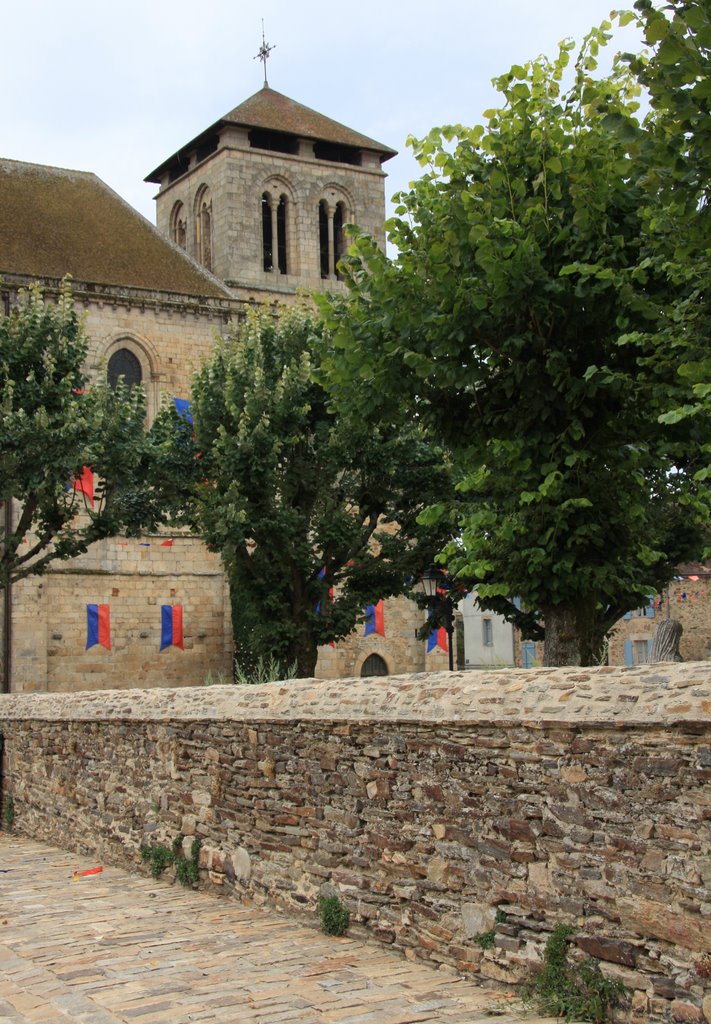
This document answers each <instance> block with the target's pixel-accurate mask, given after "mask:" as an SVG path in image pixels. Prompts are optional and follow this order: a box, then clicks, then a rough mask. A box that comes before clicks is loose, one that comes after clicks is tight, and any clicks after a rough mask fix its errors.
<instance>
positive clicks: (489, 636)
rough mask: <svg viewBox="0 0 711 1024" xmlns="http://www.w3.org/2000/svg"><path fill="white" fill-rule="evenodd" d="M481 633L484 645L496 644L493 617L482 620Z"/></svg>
mask: <svg viewBox="0 0 711 1024" xmlns="http://www.w3.org/2000/svg"><path fill="white" fill-rule="evenodd" d="M481 634H482V641H483V644H484V647H493V646H494V623H493V621H492V620H491V619H482V620H481Z"/></svg>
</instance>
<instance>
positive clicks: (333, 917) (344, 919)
mask: <svg viewBox="0 0 711 1024" xmlns="http://www.w3.org/2000/svg"><path fill="white" fill-rule="evenodd" d="M318 912H319V916H320V918H321V928H322V930H323V933H324V935H345V933H346V931H347V930H348V924H349V921H350V919H351V915H350V913H349V911H348V910H347V908H346V907H344V906H343V904H342V903H341V901H340V900H339V898H338V896H320V897H319V901H318Z"/></svg>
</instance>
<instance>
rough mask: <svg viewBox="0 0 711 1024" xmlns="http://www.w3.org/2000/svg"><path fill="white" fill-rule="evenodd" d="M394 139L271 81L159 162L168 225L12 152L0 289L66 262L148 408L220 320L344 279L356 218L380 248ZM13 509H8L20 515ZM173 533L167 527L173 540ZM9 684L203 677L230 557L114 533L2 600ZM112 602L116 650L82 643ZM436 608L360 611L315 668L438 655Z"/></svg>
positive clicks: (60, 273) (194, 544)
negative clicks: (177, 617)
mask: <svg viewBox="0 0 711 1024" xmlns="http://www.w3.org/2000/svg"><path fill="white" fill-rule="evenodd" d="M393 155H395V154H394V150H392V149H389V148H388V147H387V146H384V145H382V144H380V143H378V142H376V141H374V140H373V139H370V138H367V137H366V136H364V135H361V134H359V133H358V132H356V131H353V130H351V129H350V128H347V127H345V126H344V125H341V124H339V123H338V122H336V121H332V120H331V119H330V118H327V117H324V116H323V115H321V114H319V113H317V112H315V111H313V110H310V109H309V108H307V107H304V106H302V105H301V104H299V103H297V102H295V101H294V100H291V99H289V98H288V97H286V96H284V95H282V94H281V93H279V92H276V91H275V90H273V89H271V88H269V87H268V86H267V85H266V84H265V86H264V88H262V89H261V90H260V91H259V92H258V93H256V94H255V95H254V96H252V97H251V98H249V99H248V100H246V101H245V102H244V103H242V104H240V105H239V106H238V107H235V109H234V110H232V111H231V112H230V113H228V114H226V115H225V116H224V117H223V118H221V119H220V120H218V121H216V122H215V123H214V124H212V125H210V126H209V127H208V128H206V129H205V131H203V132H202V133H201V134H200V135H198V136H197V137H196V138H194V139H192V140H191V141H190V142H187V143H186V144H185V145H184V146H182V147H181V148H180V149H179V150H178V151H177V152H176V153H174V154H173V155H172V156H170V157H168V158H167V159H166V160H165V161H164V162H163V163H162V164H161V165H160V166H159V167H157V168H156V169H155V170H154V171H152V172H151V173H150V174H149V175H148V176H147V178H146V180H147V181H150V182H154V183H155V184H157V185H158V186H159V191H158V194H157V196H156V208H157V230H156V228H154V227H153V226H152V225H151V224H149V223H148V221H146V220H145V219H144V218H143V217H141V216H140V215H139V214H138V213H137V212H136V211H135V210H133V209H132V208H131V207H130V206H129V205H128V204H127V203H125V202H124V201H123V200H122V199H121V198H120V197H119V196H118V195H116V193H114V192H113V191H112V190H111V189H110V188H109V187H108V186H107V185H105V184H104V183H103V182H102V181H101V180H100V179H99V178H97V177H96V176H95V175H93V174H91V173H87V172H83V171H70V170H63V169H60V168H55V167H46V166H40V165H35V164H26V163H21V162H18V161H13V160H9V159H6V160H0V301H2V309H3V311H4V312H7V311H9V310H10V309H11V307H12V305H13V304H14V303H15V302H16V300H17V293H18V290H19V289H20V288H21V287H23V286H26V285H27V284H29V283H30V282H32V281H39V282H40V284H41V286H42V288H43V289H44V292H45V294H46V295H47V296H48V297H51V296H53V295H55V294H56V293H57V291H58V289H59V286H60V283H61V280H62V278H63V277H64V276H65V275H66V274H71V276H72V286H73V293H74V298H75V303H76V305H77V308H78V309H79V310H80V311H82V312H83V313H84V314H85V317H86V333H87V336H88V338H89V339H90V343H91V347H90V354H89V366H88V371H89V375H90V376H91V375H95V374H98V373H100V372H105V371H106V372H108V374H109V379H112V377H113V378H116V377H118V376H119V375H121V374H123V375H125V376H126V378H127V379H128V380H130V381H136V382H138V381H140V382H142V383H143V385H144V387H145V390H146V395H147V402H148V415H149V418H150V417H152V416H154V415H155V412H156V410H157V409H158V408H159V406H160V404H161V402H164V401H170V400H171V399H172V398H183V399H186V398H189V396H190V381H191V377H192V374H193V372H194V370H195V369H196V368H197V366H198V365H199V364H200V362H201V361H202V360H203V359H204V358H205V357H206V356H207V355H208V353H209V352H210V350H211V347H212V345H213V343H214V332H215V331H218V332H220V331H222V330H224V329H225V327H226V325H227V324H228V323H229V322H230V321H235V320H237V321H238V320H239V319H240V318H241V317H242V316H243V315H244V310H245V307H246V306H247V305H248V304H253V303H270V304H273V303H284V302H289V301H293V299H294V297H295V296H296V294H297V292H303V291H309V290H310V291H313V290H315V289H319V290H337V289H339V288H342V287H343V285H342V284H341V283H340V282H339V280H338V269H337V264H338V260H339V258H340V256H341V254H342V253H343V252H344V247H345V245H346V240H345V232H344V227H345V225H347V224H349V223H357V224H358V225H359V226H360V227H361V228H362V229H364V230H365V231H367V232H369V233H370V234H372V235H373V236H374V237H375V238H376V239H378V241H379V242H380V243H381V244H384V237H383V221H384V213H385V204H384V181H385V172H384V171H383V169H382V165H383V163H384V162H385V161H386V160H388V159H389V158H390V157H392V156H393ZM16 514H17V510H16V509H11V508H9V507H7V506H5V507H4V508H3V515H5V516H6V518H7V517H10V516H12V515H16ZM166 542H168V543H166ZM2 600H3V605H4V606H3V609H2V616H0V623H1V625H0V633H1V634H2V647H1V650H2V676H1V677H0V692H1V691H6V692H7V691H20V690H28V691H29V690H44V689H48V690H70V689H87V688H109V687H110V688H113V687H131V686H160V685H172V686H175V685H190V684H199V683H202V682H203V681H204V680H205V679H206V678H207V677H208V676H209V675H212V676H213V677H215V676H217V675H218V674H220V673H224V674H225V675H226V676H227V677H229V675H230V672H231V658H232V650H231V628H230V606H229V597H228V593H227V588H226V584H225V579H224V575H223V573H222V569H221V564H220V560H219V558H218V557H217V556H215V555H212V554H210V553H208V552H207V551H206V549H205V547H204V546H203V544H202V543H201V541H200V540H199V538H196V537H192V536H188V535H185V534H181V533H175V534H173V535H166V534H161V535H160V536H151V537H143V538H140V539H135V538H121V537H117V538H111V539H108V540H105V541H101V542H99V543H97V544H95V545H94V546H93V547H92V548H90V549H89V551H88V552H87V554H86V555H84V556H82V557H80V558H77V559H75V560H73V561H70V562H61V563H55V564H54V566H53V567H52V569H51V571H49V572H48V573H47V574H46V575H45V576H43V577H37V578H32V577H31V578H29V579H27V580H23V581H22V582H20V583H17V584H15V585H14V586H13V587H12V589H11V591H7V592H5V593H4V595H3V596H2ZM93 605H97V606H100V605H108V606H109V613H110V648H109V647H107V646H103V645H102V644H101V643H97V644H93V645H92V646H90V647H87V615H88V611H87V608H88V606H93ZM166 605H168V606H175V605H177V606H180V607H181V608H182V615H183V630H184V649H180V648H178V647H176V646H174V645H171V646H168V647H166V648H164V649H163V650H160V637H161V609H162V607H163V606H166ZM421 623H422V613H421V612H419V611H418V610H417V609H416V608H415V606H414V605H413V604H412V603H411V602H409V601H406V600H405V599H395V600H392V601H388V602H386V605H385V613H384V630H385V635H384V636H382V635H379V634H377V633H371V634H370V635H369V636H368V637H365V636H364V629H363V626H360V627H358V628H357V630H356V631H355V632H354V634H353V636H352V637H351V638H349V639H348V640H346V641H345V642H343V643H341V644H339V645H338V646H337V647H336V648H326V649H324V650H323V651H322V652H321V654H320V657H319V664H318V669H317V673H318V674H319V675H321V676H336V675H353V674H355V675H358V674H360V673H361V672H372V673H376V674H377V673H384V672H388V673H391V672H406V671H417V670H423V669H425V668H442V667H445V665H446V655H445V654H444V653H443V652H442V651H441V650H439V649H436V650H435V651H434V652H433V653H432V654H429V655H426V654H425V645H424V644H423V643H422V642H421V641H418V640H417V639H416V637H415V630H416V629H417V628H418V627H419V626H420V625H421Z"/></svg>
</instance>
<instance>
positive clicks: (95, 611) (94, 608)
mask: <svg viewBox="0 0 711 1024" xmlns="http://www.w3.org/2000/svg"><path fill="white" fill-rule="evenodd" d="M96 644H100V645H101V646H102V647H105V648H106V650H107V651H110V650H111V618H110V615H109V606H108V605H107V604H88V605H87V606H86V649H87V651H88V650H89V648H90V647H95V646H96Z"/></svg>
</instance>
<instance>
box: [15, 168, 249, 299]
mask: <svg viewBox="0 0 711 1024" xmlns="http://www.w3.org/2000/svg"><path fill="white" fill-rule="evenodd" d="M7 274H22V275H28V276H31V277H37V278H62V277H64V275H65V274H71V275H72V277H73V278H74V280H75V281H77V282H80V281H81V282H86V283H93V284H102V285H115V286H122V287H127V288H143V289H149V290H151V291H164V292H177V293H179V294H183V295H190V296H198V297H204V298H219V299H225V298H231V297H232V296H231V295H230V293H229V292H228V291H227V289H226V288H224V287H223V286H222V285H221V284H220V283H219V282H218V281H217V280H216V279H215V278H213V277H212V275H211V274H208V273H206V272H205V271H204V270H202V269H201V268H200V267H199V266H198V265H197V264H196V263H194V262H193V260H191V259H190V258H189V257H188V256H187V255H185V254H184V253H183V252H182V251H181V250H180V249H178V248H177V246H174V245H172V244H171V243H170V242H168V241H167V240H166V239H165V238H163V237H162V235H160V234H159V233H158V231H157V229H156V228H154V227H153V225H152V224H151V223H150V222H149V221H147V220H146V219H145V217H142V216H141V214H140V213H138V212H137V211H136V210H134V209H133V207H131V206H129V204H128V203H126V202H125V201H124V200H123V199H121V197H120V196H119V195H117V194H116V193H115V192H114V191H113V190H112V189H110V188H109V186H108V185H106V184H105V183H104V182H103V181H102V180H101V179H100V178H98V177H97V176H96V175H95V174H91V173H88V172H86V171H71V170H64V169H63V168H60V167H46V166H43V165H40V164H28V163H22V162H20V161H18V160H3V159H0V278H2V276H3V275H7Z"/></svg>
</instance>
